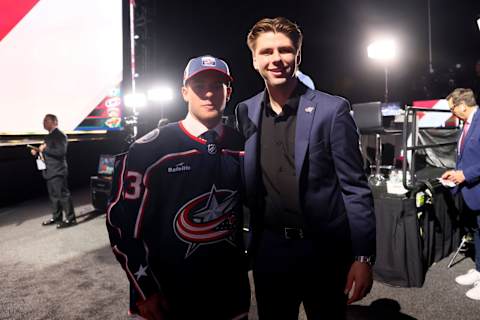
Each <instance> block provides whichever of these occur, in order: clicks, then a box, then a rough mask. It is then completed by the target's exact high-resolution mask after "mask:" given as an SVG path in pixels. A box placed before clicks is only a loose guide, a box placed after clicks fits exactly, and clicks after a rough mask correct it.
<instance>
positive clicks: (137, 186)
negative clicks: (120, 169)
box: [125, 171, 142, 200]
mask: <svg viewBox="0 0 480 320" xmlns="http://www.w3.org/2000/svg"><path fill="white" fill-rule="evenodd" d="M126 180H127V186H126V188H125V199H130V200H135V199H138V198H139V197H140V193H141V191H142V187H141V183H142V175H141V174H140V173H138V172H135V171H128V172H127V177H126Z"/></svg>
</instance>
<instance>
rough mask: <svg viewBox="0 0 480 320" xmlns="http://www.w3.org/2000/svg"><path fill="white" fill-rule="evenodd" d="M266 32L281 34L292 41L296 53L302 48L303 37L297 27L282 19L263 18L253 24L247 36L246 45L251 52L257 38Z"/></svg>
mask: <svg viewBox="0 0 480 320" xmlns="http://www.w3.org/2000/svg"><path fill="white" fill-rule="evenodd" d="M266 32H274V33H283V34H285V35H286V36H287V37H289V38H290V40H292V43H293V45H294V46H295V49H296V50H297V52H298V51H299V50H300V49H301V48H302V41H303V35H302V31H300V28H299V27H298V25H296V24H295V23H293V22H292V21H290V20H288V19H287V18H284V17H277V18H273V19H271V18H263V19H261V20H260V21H258V22H257V23H255V25H254V26H253V27H252V29H251V30H250V32H249V33H248V36H247V45H248V47H249V48H250V50H252V52H253V51H255V45H256V41H257V39H258V37H259V36H260V35H261V34H262V33H266Z"/></svg>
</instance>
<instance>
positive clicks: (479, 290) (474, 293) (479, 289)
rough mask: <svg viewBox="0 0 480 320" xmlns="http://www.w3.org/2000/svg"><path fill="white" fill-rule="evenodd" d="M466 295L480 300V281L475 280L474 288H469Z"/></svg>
mask: <svg viewBox="0 0 480 320" xmlns="http://www.w3.org/2000/svg"><path fill="white" fill-rule="evenodd" d="M465 295H466V296H467V297H469V298H470V299H473V300H480V281H477V282H475V284H474V285H473V288H472V289H470V290H468V291H467V293H466V294H465Z"/></svg>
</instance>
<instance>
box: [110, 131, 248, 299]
mask: <svg viewBox="0 0 480 320" xmlns="http://www.w3.org/2000/svg"><path fill="white" fill-rule="evenodd" d="M242 161H243V141H242V138H241V137H240V135H239V134H238V133H237V132H236V131H234V130H233V129H231V128H229V127H223V133H222V134H221V135H220V137H219V138H218V141H217V142H216V144H215V145H209V144H207V142H206V141H205V140H203V139H201V138H198V137H194V136H192V135H191V134H190V133H189V132H188V131H187V130H186V129H185V128H184V127H183V125H182V123H181V122H179V123H172V124H169V125H166V126H164V127H162V128H160V129H155V130H153V131H151V132H150V133H149V134H147V135H146V136H144V137H142V138H140V139H139V140H137V141H136V142H135V143H134V144H133V145H132V146H131V147H130V150H129V152H128V153H126V154H123V155H121V156H120V157H118V159H117V166H116V169H115V173H114V182H113V192H112V199H111V202H110V204H109V207H108V210H107V229H108V232H109V236H110V241H111V245H112V249H113V251H114V253H115V255H116V257H117V260H118V261H119V262H120V263H121V265H122V267H123V269H124V270H125V271H126V273H127V276H128V278H129V280H130V282H131V283H132V284H133V285H134V287H135V289H136V290H137V292H138V293H139V295H140V297H141V298H142V299H145V298H146V297H148V296H150V295H151V294H153V293H155V292H162V293H163V294H164V295H165V296H167V297H169V294H170V293H171V292H172V294H177V295H180V296H181V295H182V293H181V292H180V293H179V290H186V291H190V292H195V288H189V286H190V285H192V286H193V287H194V286H195V285H198V284H201V285H202V286H207V285H209V284H210V285H211V286H215V285H217V284H219V283H222V282H226V281H228V279H217V278H223V277H224V276H226V275H227V274H228V277H230V276H231V275H234V274H235V273H239V274H240V273H242V275H241V276H240V278H241V279H242V280H241V281H246V283H245V284H244V285H245V286H246V288H248V279H247V278H246V277H244V276H243V274H244V275H246V270H247V269H246V261H245V255H244V246H243V243H242V240H243V238H242V209H241V208H242V205H241V202H240V197H241V195H240V193H241V190H240V188H241V180H242V179H241V170H240V168H241V162H242ZM199 279H204V280H205V281H204V280H199ZM192 290H193V291H192ZM222 290H223V289H222ZM218 294H228V293H225V292H223V293H222V292H218ZM180 296H179V297H178V298H181V297H180Z"/></svg>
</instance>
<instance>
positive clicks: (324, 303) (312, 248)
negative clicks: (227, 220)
mask: <svg viewBox="0 0 480 320" xmlns="http://www.w3.org/2000/svg"><path fill="white" fill-rule="evenodd" d="M342 247H343V248H342ZM349 248H350V246H349V245H348V243H347V242H345V244H344V245H343V246H342V245H339V244H338V243H336V242H335V241H330V242H326V241H325V240H324V241H319V240H310V239H285V237H284V236H283V234H282V233H280V232H277V231H271V230H264V231H263V233H262V235H261V236H260V237H259V241H258V247H257V249H256V252H255V253H254V263H253V276H254V282H255V295H256V299H257V306H258V314H259V319H260V320H270V319H272V320H273V319H282V320H290V319H292V320H293V319H295V320H297V319H298V313H299V307H300V303H302V302H303V306H304V308H305V312H306V314H307V317H308V319H310V320H312V319H315V320H316V319H328V320H331V319H345V313H346V301H347V296H346V295H345V294H344V289H345V284H346V277H347V274H348V271H349V268H350V266H351V263H352V257H351V254H350V252H351V250H350V249H349Z"/></svg>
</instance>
